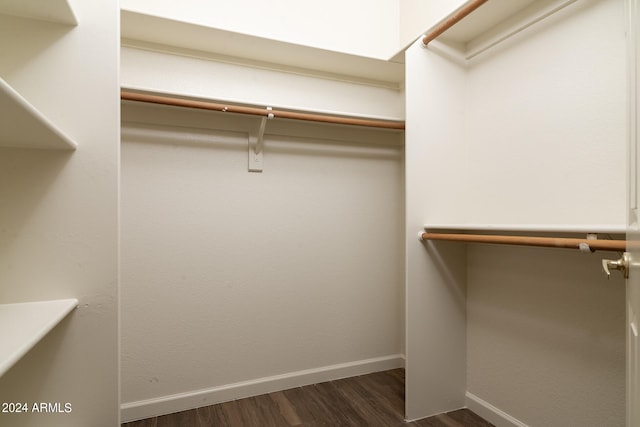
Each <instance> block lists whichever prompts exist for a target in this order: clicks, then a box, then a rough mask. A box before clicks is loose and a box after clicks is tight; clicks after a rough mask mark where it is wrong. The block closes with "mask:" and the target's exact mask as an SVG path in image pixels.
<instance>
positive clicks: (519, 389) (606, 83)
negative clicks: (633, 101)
mask: <svg viewBox="0 0 640 427" xmlns="http://www.w3.org/2000/svg"><path fill="white" fill-rule="evenodd" d="M623 29H624V16H623V3H622V2H617V1H614V0H610V1H609V0H602V1H584V2H577V3H575V4H573V5H571V6H569V7H567V8H566V9H564V10H563V11H562V12H559V13H557V14H555V15H553V16H552V17H550V18H547V19H546V20H545V21H543V22H542V23H541V24H538V25H535V26H533V27H531V28H529V29H528V30H526V31H523V32H522V33H520V34H519V35H517V36H515V37H512V38H511V39H509V40H508V41H506V42H504V43H502V44H501V45H499V46H497V47H495V48H493V49H492V50H489V51H487V52H485V53H484V54H482V55H480V56H478V57H476V58H475V59H473V60H472V61H471V62H468V63H465V61H464V60H463V59H460V55H459V54H458V53H456V52H453V53H452V52H451V51H450V50H447V49H448V48H447V47H446V46H443V45H442V44H440V45H438V44H437V43H436V44H435V45H434V46H432V47H430V48H429V49H425V48H423V47H421V46H420V44H419V43H417V44H416V45H414V46H413V47H411V48H410V50H409V51H408V52H407V107H406V110H407V143H406V144H407V146H406V151H407V158H406V162H407V164H406V169H407V206H408V207H407V210H408V215H407V227H408V230H407V242H408V248H407V251H408V270H407V278H408V288H407V296H408V306H407V310H408V314H407V316H408V317H407V331H408V345H407V375H408V376H409V375H411V370H413V369H415V370H419V371H421V372H424V374H423V378H422V379H421V380H422V383H420V384H417V383H418V381H416V382H413V383H411V382H410V380H408V387H407V411H408V414H410V416H416V415H415V414H420V416H426V415H429V414H430V413H433V412H432V411H433V406H434V405H433V404H432V402H433V400H429V399H428V397H429V396H430V393H433V388H434V387H437V386H439V385H440V383H441V382H438V381H436V382H428V380H429V379H433V378H436V379H437V378H438V377H436V376H435V374H433V373H429V370H433V369H434V368H433V367H431V359H430V357H433V356H432V354H431V353H433V352H434V351H435V352H437V350H434V348H436V349H437V347H434V346H436V343H438V345H439V344H440V343H439V342H438V341H435V340H433V339H429V338H430V337H431V338H432V337H435V336H437V334H443V335H444V334H446V335H447V337H448V338H447V339H448V341H447V345H450V346H452V348H455V347H456V346H457V347H458V348H461V349H462V348H463V347H464V345H466V348H467V352H466V357H467V358H466V364H465V361H464V360H462V361H460V357H459V356H458V355H457V354H456V358H455V359H453V360H450V361H447V362H446V363H445V364H443V366H442V369H446V370H451V369H452V367H454V366H458V367H460V366H462V367H463V368H464V367H465V366H466V367H467V369H468V371H467V377H466V381H467V390H468V392H469V393H471V394H472V397H474V396H475V398H479V399H481V400H482V401H484V402H487V403H488V404H491V405H493V406H495V407H497V408H498V409H499V410H502V411H504V412H505V413H507V414H508V415H511V416H513V417H515V418H517V419H518V420H519V421H520V422H522V423H524V424H526V425H531V426H537V425H545V426H546V425H574V424H575V425H584V426H601V425H611V426H618V425H623V424H624V411H623V409H622V408H623V406H622V405H623V402H624V380H623V378H624V330H623V328H624V323H623V320H624V318H623V313H624V300H623V291H622V289H621V286H622V283H621V282H622V281H621V280H620V279H619V278H616V279H612V280H615V281H612V282H610V283H608V282H606V279H604V278H603V276H602V273H601V272H600V258H601V257H607V256H615V255H612V254H597V255H596V256H589V255H584V254H574V253H566V252H565V251H560V250H558V251H554V250H551V251H549V252H547V251H544V250H525V249H521V248H509V249H501V248H500V249H499V248H492V247H485V246H477V247H476V246H472V247H470V248H469V249H468V250H466V251H465V249H464V246H459V247H458V248H459V249H460V250H461V251H464V252H463V254H458V255H457V256H456V257H455V259H454V260H451V259H449V258H447V257H445V255H443V254H445V252H444V251H445V250H448V248H449V247H448V246H444V245H442V249H438V248H439V247H440V246H441V245H436V244H432V243H428V244H426V247H422V245H420V244H419V243H418V242H417V241H416V240H415V233H416V232H417V231H418V230H419V228H420V226H421V225H422V224H423V223H489V224H505V223H506V224H521V225H536V224H546V225H554V224H555V225H563V224H565V225H585V224H606V225H610V226H613V227H621V226H623V225H624V222H625V211H626V207H625V205H626V200H625V199H626V191H625V183H626V176H625V165H626V160H625V153H626V142H625V128H626V127H625V126H626V125H625V115H626V112H625V107H626V94H625V86H624V84H625V69H626V68H625V56H624V53H625V40H624V34H623ZM446 52H448V53H446ZM416 206H417V207H418V208H416ZM414 209H417V213H416V214H414V213H413V212H414ZM420 221H421V222H422V223H421V224H418V223H419V222H420ZM412 227H414V228H415V229H412ZM580 255H584V256H582V257H581V256H580ZM465 257H466V258H465ZM442 260H444V261H445V264H452V263H455V262H456V260H457V262H460V263H463V264H464V265H465V266H466V292H467V295H466V303H467V306H466V307H467V311H466V315H467V318H466V327H465V324H464V323H463V324H461V322H464V320H462V321H461V320H459V319H458V321H457V322H455V323H447V322H441V323H435V321H433V319H432V318H434V317H435V315H431V314H424V313H425V311H427V312H428V311H429V310H431V309H432V308H433V306H434V305H435V304H437V302H439V301H442V302H443V303H445V304H451V305H453V304H452V303H451V301H452V299H453V298H452V295H454V294H455V292H457V291H456V289H457V288H456V286H453V285H451V283H455V282H454V281H452V280H451V277H450V278H448V277H447V276H446V274H443V272H444V271H445V270H443V269H440V270H438V269H436V268H434V267H433V265H434V264H435V265H438V263H442ZM505 264H506V265H505ZM463 268H464V267H463ZM461 274H463V273H461ZM447 279H449V281H447ZM447 283H449V286H446V285H447ZM443 288H444V289H450V290H451V293H450V295H447V294H446V293H444V292H443V291H442V289H443ZM421 294H423V296H422V301H420V300H419V299H418V297H420V296H421ZM460 298H463V297H460ZM596 307H597V309H596ZM594 311H597V313H594ZM429 316H431V317H429ZM460 316H463V314H460ZM429 319H432V321H431V322H426V321H427V320H429ZM425 325H433V326H432V327H428V326H425ZM439 325H449V326H447V328H448V332H446V333H445V332H441V331H440V329H441V328H442V326H439ZM516 327H520V328H518V329H517V328H516ZM465 329H466V330H465ZM412 331H414V332H412ZM416 334H418V335H420V336H421V337H422V341H416V340H415V338H414V337H415V335H416ZM465 334H466V341H465V339H464V337H465ZM460 340H463V341H465V342H464V343H462V342H461V341H460ZM414 342H415V343H416V344H413V343H414ZM560 342H561V344H560ZM450 343H452V344H450ZM525 362H526V364H525ZM416 364H417V365H418V366H416ZM427 374H429V375H427ZM456 379H457V380H459V378H457V377H456ZM455 384H456V386H457V388H456V389H447V391H446V393H441V394H440V396H442V397H447V396H449V398H450V401H449V402H448V404H449V409H454V408H455V406H457V405H458V403H459V400H456V399H455V398H454V397H455V396H457V394H456V393H458V392H459V391H460V390H461V389H463V387H460V383H459V381H458V382H456V383H455ZM447 393H448V394H447ZM451 396H453V397H451ZM604 396H606V397H604ZM416 399H423V401H422V406H420V404H418V403H416ZM475 402H476V403H477V402H478V400H477V399H476V400H475ZM445 403H447V402H445ZM473 403H474V402H472V404H473ZM476 407H477V405H476ZM534 408H536V409H537V411H536V410H534ZM440 409H442V408H441V407H440ZM481 409H486V407H484V408H481ZM488 415H489V416H493V417H496V413H490V411H489V413H488ZM572 416H574V417H578V418H570V417H572ZM576 420H577V421H576ZM496 422H498V421H496ZM499 422H501V423H504V422H505V421H504V419H502V420H499ZM504 425H508V424H504Z"/></svg>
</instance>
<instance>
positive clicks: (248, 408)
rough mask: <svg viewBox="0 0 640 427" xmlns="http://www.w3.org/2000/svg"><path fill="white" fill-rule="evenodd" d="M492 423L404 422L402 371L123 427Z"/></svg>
mask: <svg viewBox="0 0 640 427" xmlns="http://www.w3.org/2000/svg"><path fill="white" fill-rule="evenodd" d="M209 426H216V427H218V426H219V427H227V426H229V427H289V426H309V427H316V426H327V427H337V426H363V427H364V426H367V427H369V426H371V427H393V426H416V427H493V424H490V423H488V422H487V421H485V420H483V419H482V418H480V417H479V416H477V415H476V414H474V413H473V412H471V411H469V410H467V409H461V410H458V411H453V412H449V413H447V414H440V415H436V416H434V417H430V418H425V419H422V420H419V421H414V422H411V423H407V422H405V421H404V369H394V370H391V371H385V372H377V373H373V374H369V375H361V376H358V377H353V378H345V379H341V380H336V381H330V382H326V383H320V384H314V385H309V386H305V387H298V388H293V389H290V390H284V391H278V392H274V393H269V394H263V395H260V396H255V397H249V398H246V399H240V400H235V401H232V402H226V403H221V404H218V405H212V406H206V407H203V408H198V409H192V410H190V411H184V412H178V413H175V414H169V415H163V416H160V417H154V418H149V419H146V420H140V421H134V422H130V423H125V424H122V427H209Z"/></svg>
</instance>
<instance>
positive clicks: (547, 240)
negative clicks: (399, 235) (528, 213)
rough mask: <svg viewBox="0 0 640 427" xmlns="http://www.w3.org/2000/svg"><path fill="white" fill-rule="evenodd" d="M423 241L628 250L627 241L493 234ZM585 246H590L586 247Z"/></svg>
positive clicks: (425, 235)
mask: <svg viewBox="0 0 640 427" xmlns="http://www.w3.org/2000/svg"><path fill="white" fill-rule="evenodd" d="M420 237H421V239H422V240H445V241H450V242H465V243H495V244H501V245H520V246H542V247H546V248H569V249H581V250H584V249H587V250H589V249H591V250H592V251H596V250H598V251H617V252H624V251H625V250H626V248H627V241H626V240H598V239H574V238H567V237H531V236H502V235H491V234H454V233H431V232H425V233H422V234H421V236H420ZM585 245H588V247H587V246H585Z"/></svg>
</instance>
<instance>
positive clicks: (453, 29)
mask: <svg viewBox="0 0 640 427" xmlns="http://www.w3.org/2000/svg"><path fill="white" fill-rule="evenodd" d="M575 1H576V0H488V1H485V2H482V1H478V0H475V1H472V2H469V3H468V4H467V5H466V6H467V8H468V9H469V10H468V11H465V10H463V9H464V7H463V8H461V10H460V11H462V12H464V13H465V15H464V17H462V19H459V20H457V19H452V20H451V22H450V23H449V25H447V26H446V29H444V28H438V27H437V28H434V31H438V33H439V34H437V39H438V40H439V41H442V42H444V43H446V44H448V45H449V46H451V47H454V48H456V49H457V50H460V51H461V52H462V54H463V55H464V57H465V59H471V58H473V57H474V56H476V55H478V54H480V53H482V52H484V51H486V50H488V49H490V48H491V47H493V46H495V45H496V44H498V43H500V42H502V41H504V40H506V39H507V38H509V37H511V36H513V35H515V34H517V33H519V32H520V31H522V30H524V29H526V28H528V27H530V26H531V25H534V24H535V23H537V22H539V21H541V20H543V19H544V18H546V17H548V16H550V15H552V14H554V13H556V12H558V11H559V10H561V9H563V8H565V7H566V6H568V5H570V4H571V3H574V2H575ZM473 3H476V4H475V5H474V4H473ZM451 18H455V14H454V15H453V16H452V17H451ZM444 24H447V21H444V22H443V25H444ZM443 30H444V31H443ZM432 33H433V32H432ZM432 33H429V34H427V35H426V37H425V39H424V40H423V41H426V42H427V44H428V42H429V40H430V39H434V38H435V37H432V35H435V34H432Z"/></svg>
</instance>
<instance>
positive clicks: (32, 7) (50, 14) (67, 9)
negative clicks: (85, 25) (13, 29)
mask: <svg viewBox="0 0 640 427" xmlns="http://www.w3.org/2000/svg"><path fill="white" fill-rule="evenodd" d="M0 13H3V14H7V15H15V16H21V17H23V18H29V19H37V20H41V21H49V22H57V23H60V24H67V25H77V24H78V20H77V19H76V15H75V14H74V13H73V9H72V8H71V6H70V5H69V2H68V0H46V1H42V0H0Z"/></svg>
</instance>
